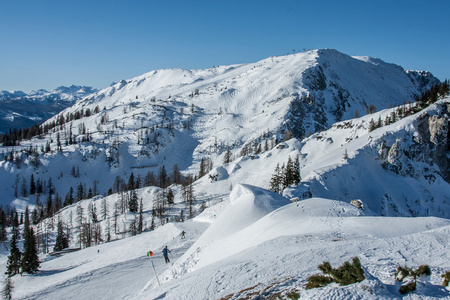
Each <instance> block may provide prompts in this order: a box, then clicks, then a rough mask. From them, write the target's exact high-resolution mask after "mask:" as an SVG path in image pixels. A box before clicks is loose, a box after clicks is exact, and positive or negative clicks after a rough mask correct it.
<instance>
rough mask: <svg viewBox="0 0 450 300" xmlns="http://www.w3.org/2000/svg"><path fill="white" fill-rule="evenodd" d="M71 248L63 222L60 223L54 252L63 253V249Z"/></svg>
mask: <svg viewBox="0 0 450 300" xmlns="http://www.w3.org/2000/svg"><path fill="white" fill-rule="evenodd" d="M68 247H69V239H68V238H67V235H66V233H65V232H64V226H63V223H62V221H59V222H58V232H57V235H56V242H55V246H54V247H53V251H61V250H62V249H65V248H68Z"/></svg>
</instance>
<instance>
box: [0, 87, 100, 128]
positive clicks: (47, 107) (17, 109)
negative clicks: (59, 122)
mask: <svg viewBox="0 0 450 300" xmlns="http://www.w3.org/2000/svg"><path fill="white" fill-rule="evenodd" d="M94 92H97V89H94V88H91V87H86V86H75V85H72V86H70V87H65V86H60V87H58V88H56V89H54V90H53V91H51V92H49V91H46V90H42V89H40V90H37V91H31V92H30V93H28V94H26V93H24V92H22V91H13V92H9V91H0V113H1V115H2V118H1V120H0V133H9V132H10V130H11V131H12V130H13V129H17V130H19V129H24V128H27V127H31V126H33V125H37V124H41V123H43V122H45V121H46V120H48V119H49V118H51V117H53V116H54V115H56V114H57V113H59V112H60V111H62V110H63V109H65V108H67V107H69V106H72V105H73V104H74V103H75V102H76V101H77V100H79V99H82V98H83V97H86V96H88V95H90V94H92V93H94Z"/></svg>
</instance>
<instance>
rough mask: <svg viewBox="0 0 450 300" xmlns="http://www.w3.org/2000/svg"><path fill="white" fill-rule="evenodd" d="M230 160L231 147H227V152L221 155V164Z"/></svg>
mask: <svg viewBox="0 0 450 300" xmlns="http://www.w3.org/2000/svg"><path fill="white" fill-rule="evenodd" d="M230 162H231V149H230V147H227V152H225V155H224V156H223V164H228V163H230Z"/></svg>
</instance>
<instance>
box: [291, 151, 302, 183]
mask: <svg viewBox="0 0 450 300" xmlns="http://www.w3.org/2000/svg"><path fill="white" fill-rule="evenodd" d="M301 180H302V178H301V176H300V158H299V156H298V155H297V156H296V157H295V161H294V166H293V169H292V183H293V184H294V185H299V183H300V181H301Z"/></svg>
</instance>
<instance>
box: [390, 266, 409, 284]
mask: <svg viewBox="0 0 450 300" xmlns="http://www.w3.org/2000/svg"><path fill="white" fill-rule="evenodd" d="M411 272H412V269H411V268H410V267H407V266H404V267H402V266H398V267H397V271H396V272H395V274H394V276H395V279H396V280H398V281H403V279H405V278H406V277H408V276H409V274H410V273H411Z"/></svg>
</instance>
